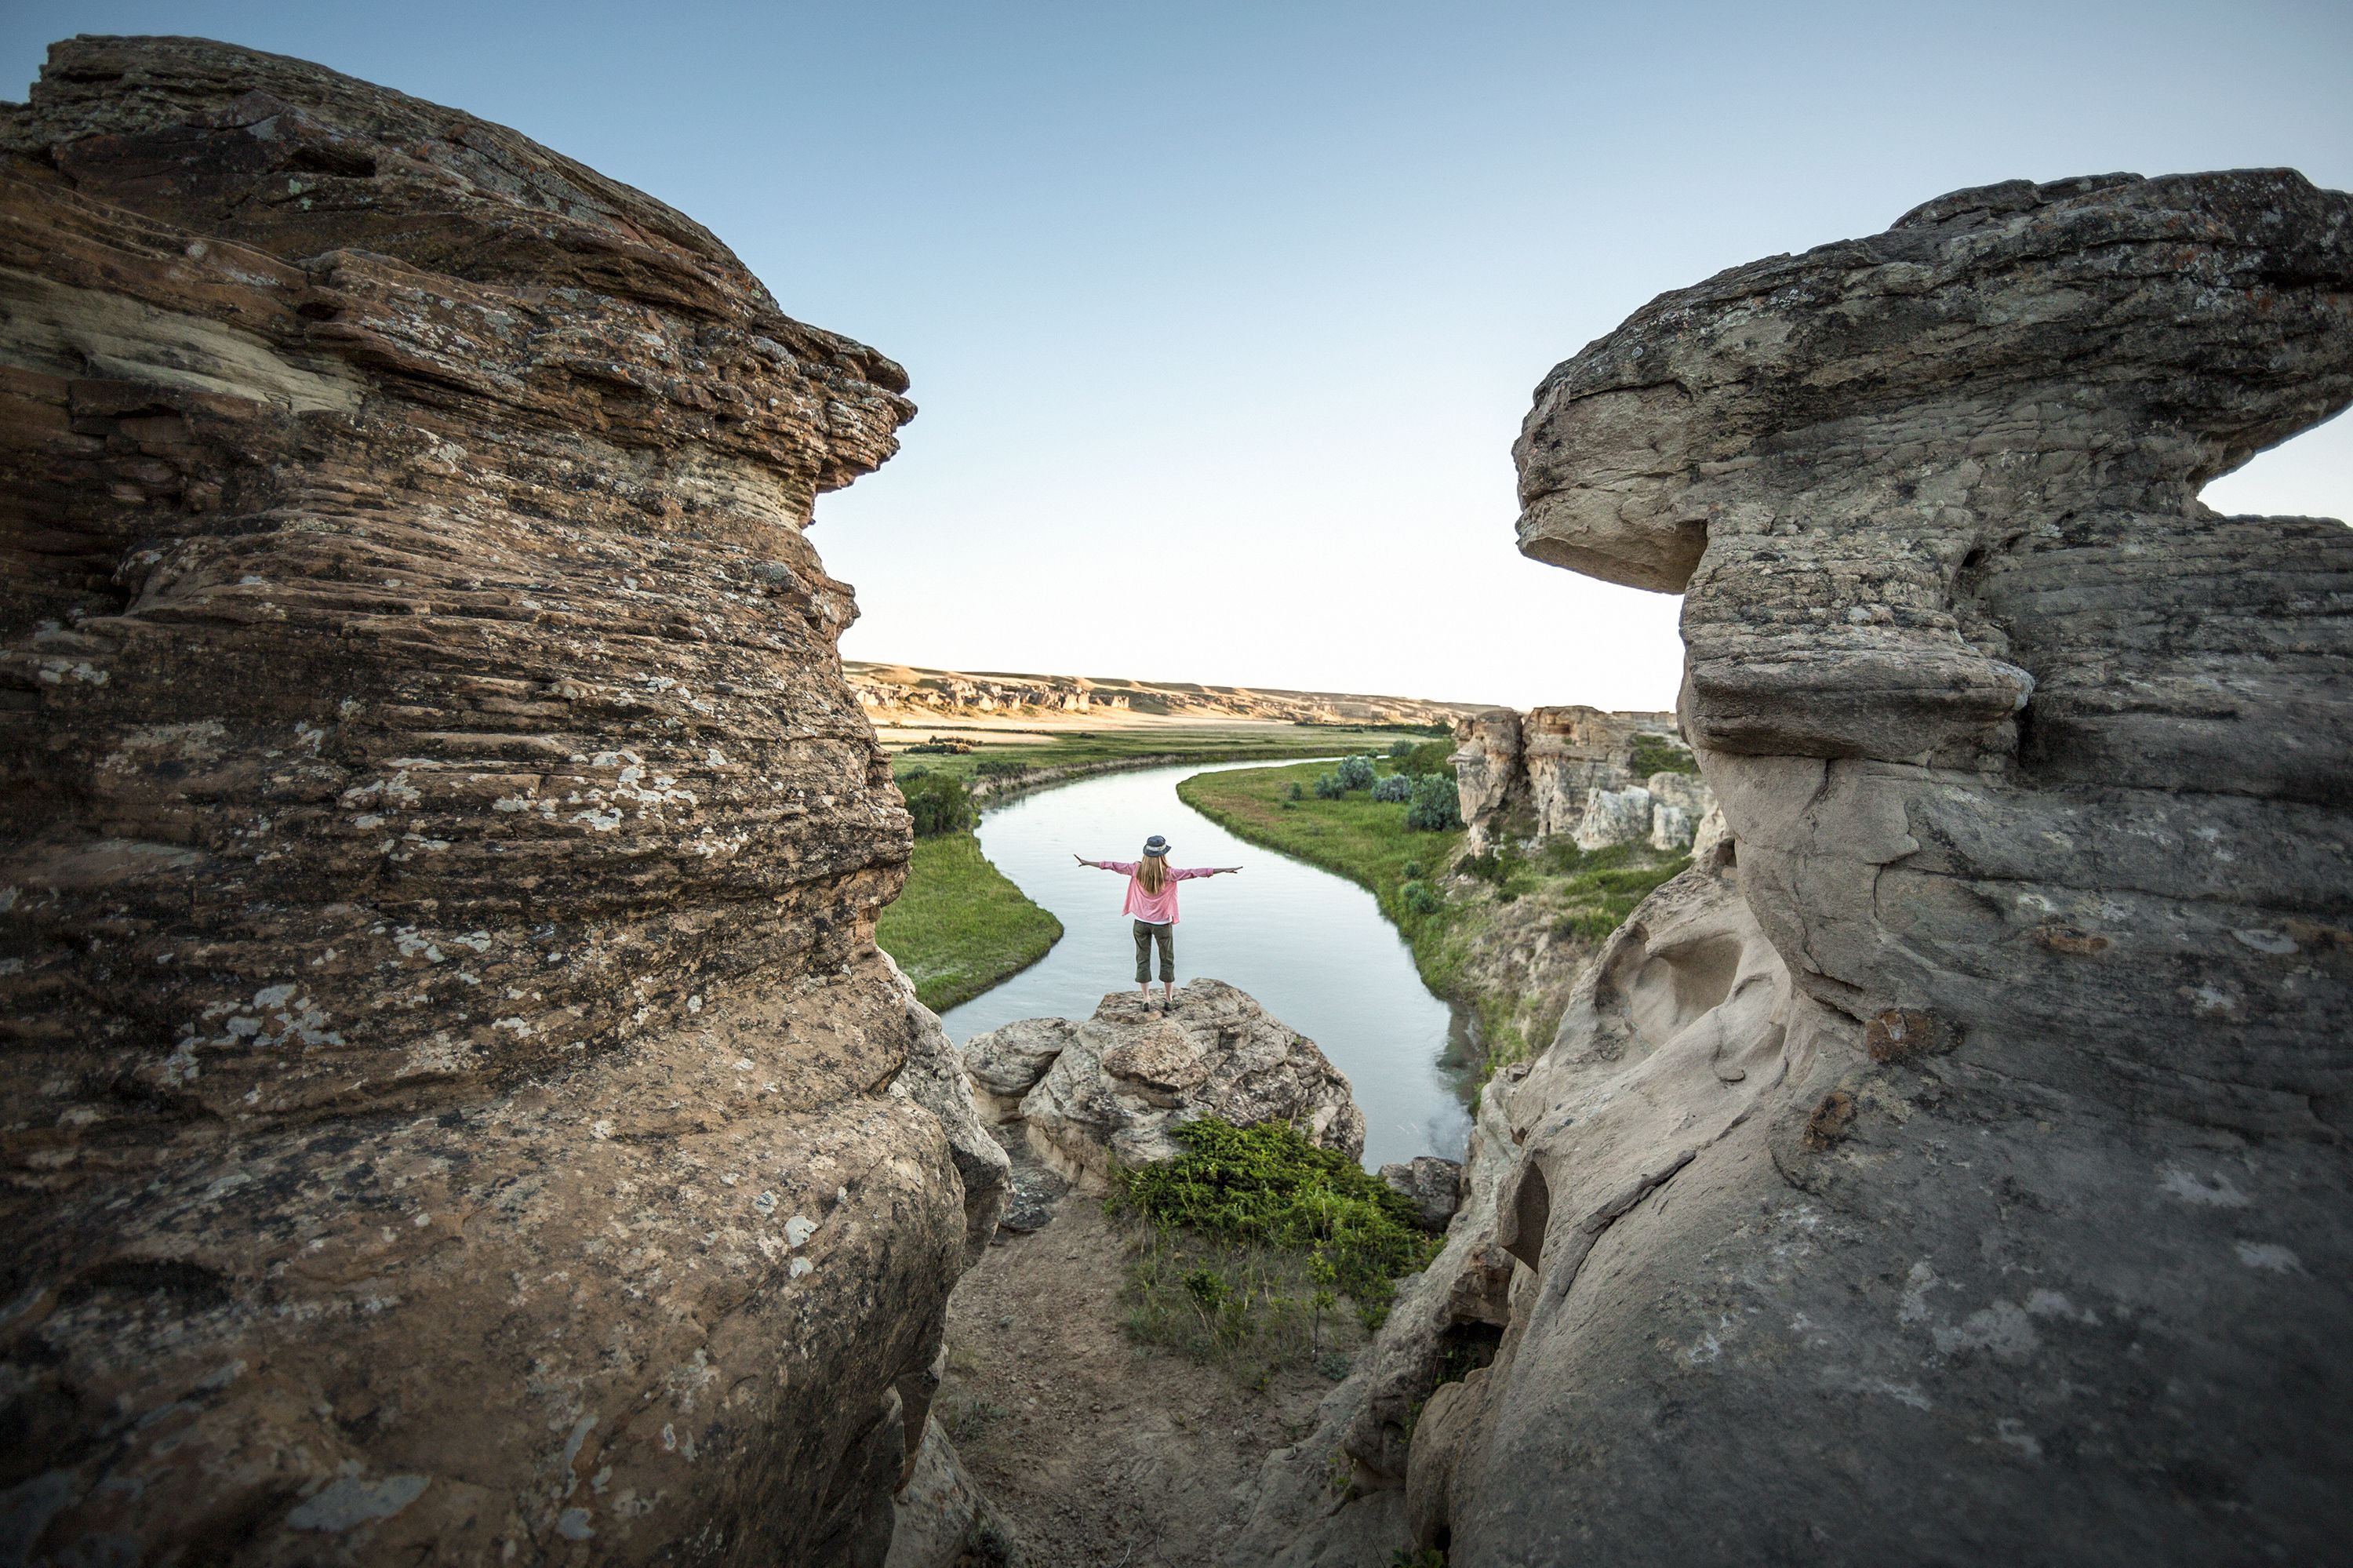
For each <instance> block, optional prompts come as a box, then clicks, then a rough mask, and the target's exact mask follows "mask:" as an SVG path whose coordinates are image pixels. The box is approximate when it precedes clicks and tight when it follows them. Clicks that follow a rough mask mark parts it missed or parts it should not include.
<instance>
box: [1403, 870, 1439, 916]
mask: <svg viewBox="0 0 2353 1568" xmlns="http://www.w3.org/2000/svg"><path fill="white" fill-rule="evenodd" d="M1398 901H1399V902H1401V903H1402V904H1404V906H1406V909H1407V910H1408V912H1409V913H1411V914H1415V915H1435V914H1437V913H1438V912H1439V911H1440V909H1443V908H1445V907H1446V898H1445V895H1443V894H1441V893H1440V892H1439V891H1438V889H1436V888H1435V887H1432V886H1430V884H1428V883H1427V882H1424V881H1422V880H1421V879H1419V877H1417V878H1415V879H1414V880H1413V881H1411V882H1409V883H1407V884H1405V885H1403V886H1401V887H1399V888H1398Z"/></svg>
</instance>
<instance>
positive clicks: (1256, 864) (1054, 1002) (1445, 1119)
mask: <svg viewBox="0 0 2353 1568" xmlns="http://www.w3.org/2000/svg"><path fill="white" fill-rule="evenodd" d="M1264 766H1266V764H1264V763H1262V762H1246V763H1228V764H1224V765H1222V766H1220V765H1219V764H1215V763H1209V764H1203V763H1187V764H1183V765H1180V766H1177V767H1173V768H1144V769H1139V770H1137V771H1135V772H1133V773H1111V774H1104V775H1102V776H1100V777H1097V778H1093V779H1081V780H1080V781H1078V782H1077V783H1074V784H1064V785H1060V786H1057V787H1055V788H1052V789H1044V790H1040V791H1039V792H1038V793H1036V794H1032V795H1025V796H1022V797H1020V798H1019V799H1017V800H1010V801H1008V802H1007V803H1006V804H1004V805H1002V806H999V807H997V808H996V809H994V810H990V811H988V812H987V814H986V815H984V816H983V817H982V818H981V821H980V843H981V848H982V849H983V850H984V851H985V852H986V853H987V855H988V858H989V859H990V860H991V861H994V862H995V863H996V864H997V869H998V870H999V871H1001V872H1003V873H1004V874H1006V875H1007V876H1009V877H1011V878H1012V879H1013V880H1014V882H1015V883H1017V884H1018V885H1019V886H1020V888H1021V891H1022V892H1024V893H1026V894H1028V895H1029V896H1030V897H1031V898H1033V899H1035V900H1036V901H1037V902H1038V903H1039V904H1041V905H1043V906H1045V907H1047V908H1048V909H1050V910H1052V911H1053V912H1054V915H1055V916H1056V917H1057V918H1058V919H1060V921H1061V922H1062V926H1063V929H1064V931H1065V935H1064V936H1063V938H1062V939H1061V940H1060V941H1059V942H1057V943H1055V944H1054V949H1053V951H1051V952H1050V953H1048V954H1047V955H1046V956H1045V957H1044V958H1043V959H1039V961H1038V962H1037V963H1035V964H1032V965H1031V966H1030V967H1029V968H1028V969H1024V970H1022V971H1021V972H1020V973H1019V974H1018V975H1015V976H1014V977H1013V978H1012V979H1011V980H1007V981H1006V982H1005V983H1004V984H1002V985H1000V986H998V987H997V988H996V989H995V990H994V991H987V992H985V993H983V994H982V995H980V996H976V997H975V998H973V1000H972V1001H967V1002H965V1004H964V1005H963V1006H961V1007H958V1008H955V1009H952V1010H951V1011H950V1012H948V1013H947V1014H946V1017H945V1020H944V1021H945V1022H946V1024H947V1028H948V1033H949V1036H950V1037H951V1038H952V1039H954V1040H955V1041H956V1042H957V1043H958V1044H962V1043H963V1042H965V1041H966V1040H968V1039H970V1038H971V1037H972V1036H974V1035H976V1034H978V1033H983V1032H985V1031H987V1030H990V1029H994V1028H996V1027H997V1025H998V1024H1001V1023H1009V1022H1012V1021H1013V1020H1015V1019H1017V1018H1084V1017H1086V1016H1087V1015H1088V1014H1089V1013H1091V1012H1093V1011H1094V1010H1095V1004H1096V1003H1097V1002H1098V1001H1102V1000H1103V993H1104V992H1105V991H1115V990H1123V989H1131V988H1133V986H1134V978H1133V977H1134V973H1135V942H1134V937H1133V936H1131V935H1130V930H1131V927H1130V924H1129V921H1128V919H1127V917H1126V916H1123V915H1121V914H1120V912H1119V906H1120V899H1121V896H1122V894H1123V892H1124V887H1125V882H1124V879H1123V878H1122V877H1120V876H1118V875H1116V874H1113V873H1111V872H1106V871H1095V870H1092V869H1091V868H1089V867H1087V866H1082V865H1080V864H1079V863H1077V862H1075V861H1073V860H1072V859H1071V856H1072V855H1074V854H1081V855H1084V856H1086V857H1087V858H1088V859H1089V860H1133V859H1134V858H1135V857H1136V856H1137V855H1139V854H1140V853H1143V850H1142V845H1143V843H1144V841H1145V838H1147V837H1148V836H1150V835H1151V834H1153V833H1162V834H1165V835H1166V837H1167V839H1168V842H1169V846H1170V850H1171V854H1170V859H1171V860H1172V861H1173V862H1174V863H1176V864H1177V865H1180V866H1193V865H1239V866H1241V867H1243V868H1244V869H1243V871H1242V874H1240V876H1219V877H1212V878H1208V879H1207V880H1205V881H1199V882H1188V883H1186V884H1185V885H1184V891H1183V905H1182V907H1183V918H1182V919H1181V920H1180V921H1179V923H1178V925H1177V927H1176V978H1177V982H1178V983H1179V984H1182V983H1183V982H1184V981H1185V980H1188V979H1191V978H1193V977H1195V976H1198V975H1207V976H1210V977H1212V978H1214V979H1217V980H1224V981H1226V982H1227V983H1228V984H1229V985H1235V986H1239V987H1240V988H1241V989H1242V990H1244V991H1248V992H1250V995H1252V996H1254V997H1256V998H1257V999H1258V1000H1259V1001H1260V1002H1261V1004H1263V1005H1264V1006H1265V1008H1266V1010H1267V1011H1268V1012H1271V1013H1273V1014H1274V1015H1275V1016H1276V1017H1277V1018H1280V1019H1282V1021H1283V1022H1285V1023H1287V1024H1289V1025H1291V1027H1292V1028H1293V1029H1295V1030H1297V1031H1298V1032H1299V1033H1302V1034H1304V1035H1306V1036H1307V1037H1308V1038H1309V1039H1310V1040H1313V1041H1314V1042H1315V1044H1317V1045H1319V1046H1321V1047H1323V1050H1324V1055H1326V1056H1328V1057H1330V1058H1331V1060H1332V1065H1334V1066H1335V1067H1337V1068H1339V1069H1340V1071H1341V1072H1343V1073H1345V1074H1346V1075H1347V1076H1348V1084H1349V1086H1350V1087H1351V1089H1353V1090H1354V1091H1355V1094H1356V1105H1357V1107H1359V1108H1360V1109H1362V1110H1363V1111H1364V1113H1365V1163H1366V1165H1367V1166H1379V1165H1382V1164H1385V1163H1387V1162H1388V1161H1390V1160H1410V1159H1412V1158H1413V1157H1414V1156H1415V1155H1417V1154H1440V1155H1444V1156H1445V1157H1446V1158H1447V1159H1449V1160H1460V1159H1461V1158H1462V1150H1463V1146H1464V1143H1465V1141H1466V1140H1467V1139H1468V1138H1469V1136H1470V1130H1471V1118H1470V1113H1469V1111H1468V1110H1467V1109H1466V1108H1465V1107H1464V1105H1463V1102H1462V1097H1461V1091H1460V1087H1459V1085H1460V1080H1461V1073H1460V1072H1459V1070H1455V1069H1451V1068H1450V1067H1449V1066H1448V1065H1447V1062H1448V1060H1450V1059H1451V1056H1452V1053H1451V1052H1450V1050H1449V1044H1450V1040H1451V1039H1453V1040H1456V1041H1457V1043H1458V1044H1459V1030H1460V1027H1461V1026H1460V1023H1459V1022H1458V1021H1457V1020H1456V1019H1455V1017H1454V1015H1453V1013H1452V1012H1451V1009H1449V1008H1448V1007H1447V1005H1446V1004H1445V1003H1444V1002H1442V1001H1439V1000H1438V998H1436V997H1435V996H1432V995H1431V994H1430V991H1428V990H1427V989H1425V988H1424V987H1423V985H1422V983H1421V977H1420V976H1419V974H1418V973H1417V972H1416V971H1415V969H1414V967H1413V955H1412V954H1411V953H1410V952H1409V951H1408V950H1407V948H1406V945H1405V939H1404V938H1402V937H1400V936H1398V932H1397V928H1396V927H1393V926H1391V925H1390V924H1389V923H1388V921H1387V920H1386V919H1384V918H1382V916H1381V912H1380V906H1378V905H1377V904H1376V903H1375V902H1374V900H1373V895H1371V894H1370V893H1368V892H1366V890H1365V889H1363V888H1361V887H1359V886H1357V885H1356V884H1355V883H1353V882H1349V881H1347V880H1346V879H1345V878H1343V877H1338V876H1335V875H1333V874H1331V873H1330V872H1328V871H1321V870H1318V869H1317V868H1316V867H1314V866H1312V865H1308V864H1306V863H1304V862H1302V861H1296V860H1293V859H1292V858H1291V857H1290V856H1288V855H1284V854H1281V853H1276V852H1275V851H1273V850H1268V849H1261V848H1260V847H1259V846H1257V845H1255V844H1249V843H1244V842H1242V841H1241V840H1240V839H1238V838H1235V837H1234V836H1233V835H1232V834H1231V833H1229V832H1226V831H1225V830H1224V829H1223V828H1220V827H1219V826H1218V825H1217V824H1216V823H1215V822H1212V821H1209V819H1208V818H1207V817H1204V816H1203V815H1201V814H1200V813H1199V812H1198V811H1196V810H1193V809H1192V808H1191V807H1189V806H1187V805H1186V804H1185V803H1184V802H1183V801H1181V800H1177V799H1176V782H1177V780H1178V779H1189V778H1191V777H1192V776H1193V775H1194V774H1197V773H1210V772H1221V771H1223V770H1224V768H1262V767H1264ZM1153 983H1154V985H1155V986H1157V985H1158V984H1159V981H1158V980H1155V981H1154V982H1153Z"/></svg>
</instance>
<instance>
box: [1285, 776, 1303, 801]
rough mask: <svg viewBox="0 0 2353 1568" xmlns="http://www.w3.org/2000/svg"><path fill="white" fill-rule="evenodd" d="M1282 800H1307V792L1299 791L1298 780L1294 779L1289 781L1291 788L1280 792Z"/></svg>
mask: <svg viewBox="0 0 2353 1568" xmlns="http://www.w3.org/2000/svg"><path fill="white" fill-rule="evenodd" d="M1282 798H1283V799H1284V800H1305V799H1307V791H1306V790H1304V789H1301V788H1300V787H1299V780H1298V779H1293V780H1292V781H1291V788H1290V789H1285V790H1284V791H1283V792H1282Z"/></svg>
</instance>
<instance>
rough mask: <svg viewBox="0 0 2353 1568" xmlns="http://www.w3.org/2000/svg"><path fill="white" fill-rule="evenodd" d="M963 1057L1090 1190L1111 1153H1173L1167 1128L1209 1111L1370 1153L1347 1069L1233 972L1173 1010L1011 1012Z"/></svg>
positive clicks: (1045, 1156) (1111, 1004) (984, 1093)
mask: <svg viewBox="0 0 2353 1568" xmlns="http://www.w3.org/2000/svg"><path fill="white" fill-rule="evenodd" d="M965 1069H966V1071H967V1072H968V1073H970V1075H971V1076H972V1080H973V1083H974V1086H975V1087H976V1091H977V1092H978V1097H979V1098H980V1099H981V1101H982V1103H983V1105H984V1107H987V1111H988V1112H989V1114H991V1115H993V1116H995V1117H996V1118H997V1121H998V1124H999V1127H1000V1131H1001V1133H1002V1134H1003V1135H1004V1136H1006V1137H1008V1138H1010V1137H1014V1136H1017V1135H1018V1137H1019V1138H1021V1139H1024V1140H1026V1143H1027V1146H1028V1148H1029V1150H1031V1151H1032V1152H1033V1153H1035V1154H1036V1155H1037V1156H1038V1158H1039V1159H1040V1160H1043V1161H1044V1162H1045V1163H1046V1164H1047V1165H1048V1166H1049V1167H1050V1168H1051V1169H1052V1170H1054V1171H1058V1172H1059V1173H1060V1174H1061V1175H1062V1176H1063V1177H1065V1178H1066V1179H1068V1180H1071V1181H1076V1182H1078V1183H1079V1184H1080V1185H1081V1186H1082V1187H1084V1188H1088V1189H1092V1190H1101V1188H1102V1186H1103V1181H1104V1179H1105V1177H1106V1175H1107V1173H1108V1170H1109V1164H1110V1161H1111V1160H1118V1161H1120V1162H1121V1163H1122V1164H1124V1165H1145V1164H1150V1163H1153V1162H1154V1161H1156V1160H1173V1159H1175V1158H1176V1155H1177V1154H1178V1153H1180V1152H1181V1149H1180V1146H1179V1145H1178V1144H1177V1143H1176V1140H1175V1139H1173V1138H1171V1137H1170V1136H1169V1129H1170V1128H1174V1127H1176V1126H1179V1125H1181V1124H1182V1123H1185V1122H1188V1121H1197V1120H1198V1119H1200V1118H1203V1117H1212V1116H1213V1117H1218V1118H1222V1119H1224V1120H1226V1121H1229V1122H1232V1123H1234V1124H1235V1125H1236V1126H1238V1127H1245V1126H1250V1125H1252V1124H1254V1123H1258V1122H1262V1121H1285V1122H1289V1123H1291V1124H1292V1125H1293V1126H1294V1127H1296V1128H1298V1129H1299V1131H1300V1132H1301V1133H1302V1134H1303V1135H1304V1136H1305V1137H1306V1138H1308V1139H1310V1140H1311V1141H1313V1142H1314V1143H1317V1144H1320V1145H1322V1146H1323V1147H1324V1148H1325V1149H1336V1150H1340V1151H1341V1152H1342V1153H1344V1154H1345V1155H1347V1156H1348V1157H1349V1158H1350V1159H1352V1160H1353V1159H1355V1158H1356V1157H1357V1156H1358V1155H1360V1154H1362V1153H1363V1152H1364V1148H1365V1116H1364V1113H1363V1112H1362V1111H1360V1110H1358V1109H1357V1108H1356V1100H1355V1099H1354V1098H1353V1097H1351V1096H1350V1094H1349V1093H1348V1080H1347V1079H1345V1077H1342V1076H1341V1075H1340V1073H1339V1070H1338V1069H1337V1068H1335V1067H1334V1066H1333V1065H1332V1064H1331V1063H1330V1062H1328V1061H1326V1060H1325V1059H1324V1053H1323V1052H1322V1051H1320V1050H1318V1049H1317V1048H1316V1045H1315V1043H1314V1041H1312V1040H1310V1039H1308V1038H1307V1037H1306V1036H1305V1035H1303V1034H1300V1033H1296V1032H1295V1031H1293V1029H1291V1028H1290V1027H1289V1026H1287V1025H1286V1024H1284V1023H1283V1022H1282V1020H1280V1019H1278V1018H1275V1017H1273V1016H1272V1015H1271V1014H1270V1013H1268V1012H1267V1011H1266V1009H1264V1008H1262V1007H1261V1006H1260V1005H1259V1004H1258V1002H1257V1001H1255V1000H1254V999H1253V998H1251V997H1250V995H1249V993H1247V992H1245V991H1237V990H1236V989H1235V988H1234V987H1232V986H1229V985H1228V984H1226V983H1225V982H1224V981H1223V980H1187V981H1186V982H1185V984H1183V985H1181V986H1179V987H1177V988H1176V1006H1175V1007H1173V1008H1170V1009H1169V1010H1167V1011H1166V1012H1162V1011H1161V1010H1160V1009H1159V1008H1157V1007H1148V1006H1146V1005H1145V1003H1144V1002H1142V1001H1139V1000H1137V998H1136V997H1135V995H1134V993H1133V992H1129V991H1114V992H1113V993H1112V994H1110V995H1108V996H1106V997H1104V998H1103V1002H1102V1004H1101V1005H1100V1006H1098V1007H1097V1008H1096V1009H1095V1011H1094V1015H1093V1016H1092V1017H1091V1018H1088V1019H1085V1020H1083V1021H1079V1022H1073V1021H1071V1020H1069V1019H1061V1018H1040V1019H1025V1020H1023V1021H1021V1022H1017V1023H1008V1024H1007V1025H1005V1026H1004V1027H1003V1028H1001V1029H995V1030H991V1031H990V1032H988V1033H986V1034H978V1035H975V1036H974V1037H973V1038H972V1039H971V1040H969V1041H967V1042H965ZM1017 1123H1018V1127H1017V1126H1016V1125H1015V1124H1017Z"/></svg>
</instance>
